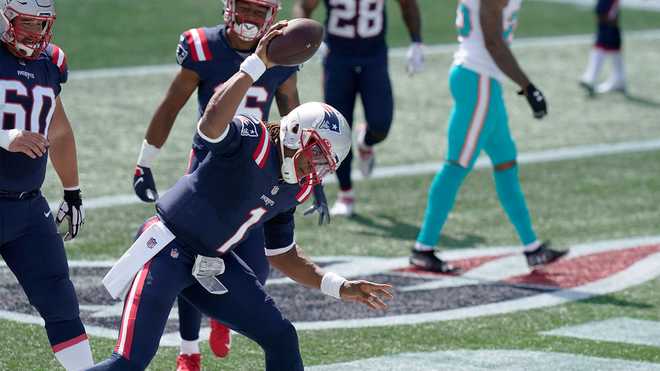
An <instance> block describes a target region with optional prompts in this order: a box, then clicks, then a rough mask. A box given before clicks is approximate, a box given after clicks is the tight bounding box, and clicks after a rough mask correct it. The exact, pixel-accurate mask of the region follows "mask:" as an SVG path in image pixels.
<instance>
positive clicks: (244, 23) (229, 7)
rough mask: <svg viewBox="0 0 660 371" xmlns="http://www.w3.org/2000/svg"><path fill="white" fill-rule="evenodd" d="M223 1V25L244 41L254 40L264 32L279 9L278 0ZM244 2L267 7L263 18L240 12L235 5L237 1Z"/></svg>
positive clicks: (272, 21) (271, 23)
mask: <svg viewBox="0 0 660 371" xmlns="http://www.w3.org/2000/svg"><path fill="white" fill-rule="evenodd" d="M223 1H224V3H225V10H224V17H225V26H226V27H227V28H229V29H231V30H232V31H233V32H235V33H236V35H237V36H238V37H239V38H240V39H241V40H244V41H254V40H257V39H259V38H261V37H262V36H263V35H265V34H266V31H268V29H269V28H270V26H272V25H273V23H275V19H276V17H277V12H278V11H279V10H280V0H223ZM239 1H240V2H244V3H250V4H255V5H258V6H262V7H265V8H267V9H268V11H267V13H266V16H265V17H264V18H259V17H254V16H253V15H251V14H241V13H240V12H239V11H238V8H237V7H236V3H237V2H239Z"/></svg>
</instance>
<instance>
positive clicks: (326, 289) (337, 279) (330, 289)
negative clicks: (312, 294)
mask: <svg viewBox="0 0 660 371" xmlns="http://www.w3.org/2000/svg"><path fill="white" fill-rule="evenodd" d="M344 282H346V278H344V277H342V276H340V275H338V274H337V273H333V272H327V273H326V274H324V275H323V278H322V279H321V292H322V293H324V294H326V295H328V296H332V297H333V298H337V299H341V295H340V289H341V286H342V285H343V284H344Z"/></svg>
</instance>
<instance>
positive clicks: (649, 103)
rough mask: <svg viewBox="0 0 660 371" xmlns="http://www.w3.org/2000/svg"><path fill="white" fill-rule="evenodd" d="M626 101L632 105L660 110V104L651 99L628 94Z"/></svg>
mask: <svg viewBox="0 0 660 371" xmlns="http://www.w3.org/2000/svg"><path fill="white" fill-rule="evenodd" d="M625 97H626V100H627V101H628V102H630V103H634V104H637V105H640V106H645V107H650V108H660V102H658V101H654V100H652V99H649V98H645V97H641V96H638V95H633V94H626V95H625Z"/></svg>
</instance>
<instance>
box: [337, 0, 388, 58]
mask: <svg viewBox="0 0 660 371" xmlns="http://www.w3.org/2000/svg"><path fill="white" fill-rule="evenodd" d="M324 1H325V9H326V17H325V29H326V33H325V42H326V44H327V45H328V49H329V52H330V54H336V55H341V56H354V57H372V56H375V55H379V54H382V53H384V52H385V51H386V50H387V44H386V42H385V30H386V28H387V14H386V11H385V0H324Z"/></svg>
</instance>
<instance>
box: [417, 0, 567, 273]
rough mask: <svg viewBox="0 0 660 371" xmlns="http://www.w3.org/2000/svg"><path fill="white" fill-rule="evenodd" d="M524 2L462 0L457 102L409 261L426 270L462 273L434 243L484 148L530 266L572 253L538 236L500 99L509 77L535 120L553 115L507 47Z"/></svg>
mask: <svg viewBox="0 0 660 371" xmlns="http://www.w3.org/2000/svg"><path fill="white" fill-rule="evenodd" d="M520 5H521V0H461V1H460V2H459V3H458V9H457V18H456V27H457V29H458V35H459V38H458V39H459V42H460V46H459V48H458V51H457V52H456V54H455V56H454V64H453V66H452V67H451V71H450V77H449V88H450V91H451V94H452V97H453V99H454V106H453V109H452V112H451V115H450V117H449V127H448V130H447V141H448V145H447V155H446V159H445V163H444V165H443V166H442V168H441V169H440V171H439V172H438V173H437V174H436V176H435V178H434V179H433V182H432V183H431V187H430V189H429V195H428V205H427V207H426V213H425V214H424V222H423V223H422V228H421V230H420V232H419V235H418V236H417V242H416V243H415V246H414V248H413V250H412V255H411V257H410V262H411V264H413V265H415V266H417V267H419V268H421V269H425V270H429V271H433V272H441V273H450V272H454V271H456V269H455V268H454V267H452V266H451V265H449V264H447V263H446V262H445V261H443V260H441V259H440V258H439V257H437V256H436V255H435V254H434V249H435V246H436V244H437V243H438V240H439V238H440V231H441V230H442V227H443V225H444V223H445V221H446V220H447V216H448V214H449V212H450V211H451V209H452V208H453V206H454V200H455V198H456V194H457V192H458V189H459V188H460V186H461V184H462V183H463V180H464V179H465V177H466V176H467V174H468V173H469V172H470V170H472V167H473V166H474V162H475V161H476V160H477V157H478V156H479V153H480V152H481V150H482V149H483V150H485V151H486V153H487V154H488V156H489V157H490V160H491V162H492V163H493V168H494V169H493V170H494V171H493V178H494V180H495V188H496V190H497V195H498V197H499V200H500V203H501V205H502V207H503V208H504V210H505V212H506V214H507V216H508V217H509V221H510V222H511V223H512V224H513V226H514V227H515V229H516V231H517V232H518V236H519V238H520V241H521V242H522V243H523V245H524V252H525V256H526V257H527V264H528V265H529V266H530V267H536V266H541V265H544V264H549V263H552V262H554V261H556V260H557V259H559V258H560V257H562V256H563V255H564V254H566V251H557V250H553V249H551V248H550V247H549V244H548V243H547V242H541V241H539V240H538V239H537V237H536V233H535V232H534V229H533V228H532V222H531V218H530V216H529V211H528V210H527V205H526V202H525V196H524V195H523V193H522V190H521V188H520V181H519V179H518V164H517V162H516V156H517V154H516V146H515V143H514V141H513V138H512V137H511V132H510V131H509V126H508V117H507V113H506V107H505V105H504V99H503V97H502V85H501V84H502V81H503V80H504V79H505V78H506V77H508V78H509V79H511V80H513V82H514V83H516V84H517V85H518V86H519V87H520V91H519V92H518V94H520V95H523V96H525V97H526V98H527V102H528V103H529V105H530V106H531V108H532V112H533V114H534V117H535V118H537V119H541V118H543V117H544V116H545V115H546V114H547V113H548V107H547V102H546V100H545V97H544V96H543V93H541V91H540V90H539V89H537V88H536V86H534V84H532V82H531V81H530V80H529V77H527V75H526V74H525V73H524V72H523V70H522V69H521V68H520V66H519V65H518V62H517V61H516V58H515V57H514V55H513V54H512V52H511V50H510V49H509V43H511V41H512V40H513V32H514V30H515V29H516V25H517V22H518V12H519V9H520Z"/></svg>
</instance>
